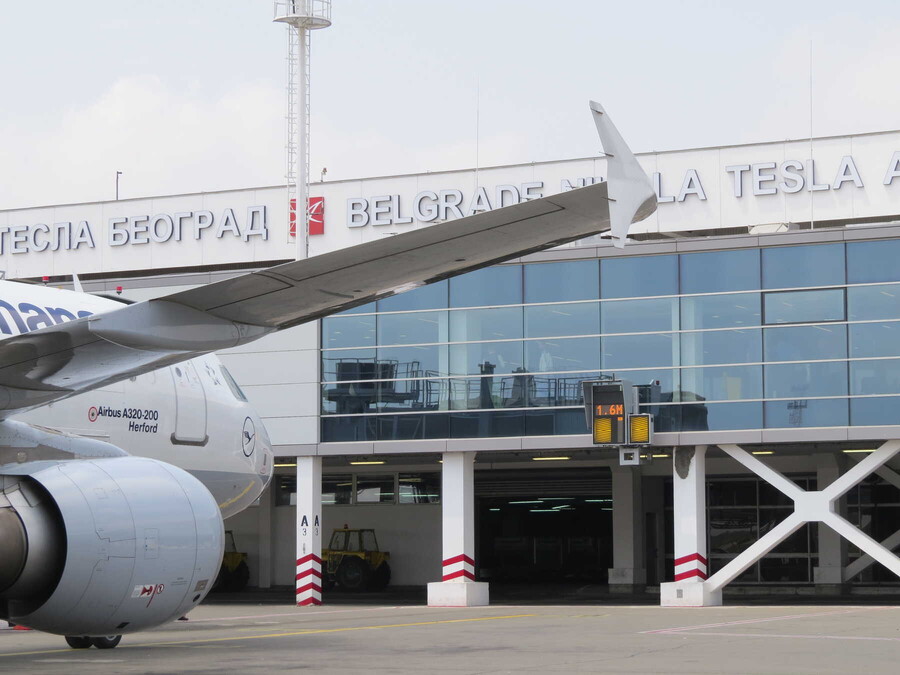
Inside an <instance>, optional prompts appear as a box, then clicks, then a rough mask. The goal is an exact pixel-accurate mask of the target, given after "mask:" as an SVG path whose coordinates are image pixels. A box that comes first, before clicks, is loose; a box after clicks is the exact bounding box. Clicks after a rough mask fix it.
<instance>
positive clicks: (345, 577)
mask: <svg viewBox="0 0 900 675" xmlns="http://www.w3.org/2000/svg"><path fill="white" fill-rule="evenodd" d="M337 582H338V583H339V584H340V585H341V588H343V589H344V590H345V591H364V590H365V589H366V586H368V585H369V567H368V565H366V563H365V561H363V560H360V559H359V558H350V557H346V558H344V562H342V563H341V566H340V567H338V570H337Z"/></svg>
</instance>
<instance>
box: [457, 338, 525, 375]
mask: <svg viewBox="0 0 900 675" xmlns="http://www.w3.org/2000/svg"><path fill="white" fill-rule="evenodd" d="M524 361H525V359H524V350H523V347H522V342H521V341H518V340H516V341H512V342H478V343H473V344H464V345H450V374H451V375H481V374H482V373H483V374H485V375H489V374H492V373H497V374H498V375H499V374H502V373H512V372H515V371H517V370H518V371H520V372H525V369H524V365H525V364H524Z"/></svg>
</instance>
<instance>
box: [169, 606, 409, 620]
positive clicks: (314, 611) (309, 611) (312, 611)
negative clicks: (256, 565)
mask: <svg viewBox="0 0 900 675" xmlns="http://www.w3.org/2000/svg"><path fill="white" fill-rule="evenodd" d="M389 609H403V606H402V605H394V606H387V607H357V608H355V609H325V610H323V609H320V608H319V607H293V608H292V609H291V610H290V611H287V612H279V613H278V614H248V615H246V616H220V617H212V618H209V619H191V618H190V617H189V620H188V621H186V622H185V623H189V624H190V623H210V622H213V621H241V620H245V619H269V618H272V617H274V616H302V617H307V616H321V615H322V614H346V613H347V612H375V611H378V610H389ZM300 610H302V612H303V613H298V611H300Z"/></svg>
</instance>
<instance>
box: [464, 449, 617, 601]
mask: <svg viewBox="0 0 900 675" xmlns="http://www.w3.org/2000/svg"><path fill="white" fill-rule="evenodd" d="M475 498H476V545H477V559H478V561H479V566H480V572H481V577H482V578H483V579H484V580H485V581H489V582H491V583H516V584H522V583H525V584H528V583H534V584H538V583H547V582H554V583H567V582H571V583H579V584H586V583H606V582H607V571H608V568H610V567H612V566H613V557H612V478H611V474H610V471H609V469H608V468H606V467H592V468H579V469H559V470H551V471H543V470H542V471H537V470H507V471H504V470H499V471H497V470H494V471H477V470H476V472H475Z"/></svg>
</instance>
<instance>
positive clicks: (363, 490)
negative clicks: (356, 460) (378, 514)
mask: <svg viewBox="0 0 900 675" xmlns="http://www.w3.org/2000/svg"><path fill="white" fill-rule="evenodd" d="M356 503H357V504H393V503H394V474H392V473H386V474H357V475H356Z"/></svg>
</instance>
